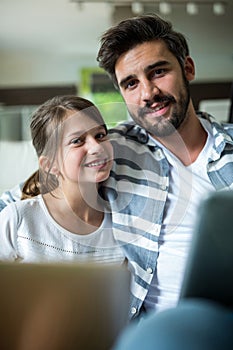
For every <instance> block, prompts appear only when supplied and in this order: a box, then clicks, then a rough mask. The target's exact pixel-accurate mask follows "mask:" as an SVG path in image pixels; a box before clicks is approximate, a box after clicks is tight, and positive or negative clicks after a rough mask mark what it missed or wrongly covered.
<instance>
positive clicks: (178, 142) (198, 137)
mask: <svg viewBox="0 0 233 350" xmlns="http://www.w3.org/2000/svg"><path fill="white" fill-rule="evenodd" d="M155 139H156V140H158V141H159V142H160V143H161V144H162V145H164V147H166V148H167V149H168V150H169V151H170V152H172V153H173V154H174V155H175V156H176V157H177V158H178V159H179V160H180V161H181V162H182V163H183V164H184V165H185V166H188V165H190V164H192V163H193V162H194V161H195V160H196V159H197V157H198V156H199V154H200V152H201V151H202V149H203V147H204V146H205V143H206V140H207V132H206V131H205V129H204V128H203V126H202V124H201V123H200V121H199V119H198V117H197V116H196V113H195V111H194V110H193V109H191V111H190V112H189V113H188V115H187V117H186V119H185V121H184V122H183V124H182V125H181V126H180V128H179V129H178V130H176V131H175V132H174V133H173V134H172V135H169V136H166V137H161V138H159V137H156V138H155Z"/></svg>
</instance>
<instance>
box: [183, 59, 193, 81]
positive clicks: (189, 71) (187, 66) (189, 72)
mask: <svg viewBox="0 0 233 350" xmlns="http://www.w3.org/2000/svg"><path fill="white" fill-rule="evenodd" d="M184 72H185V76H186V78H187V80H188V81H191V80H193V79H194V78H195V64H194V62H193V59H192V58H191V57H190V56H187V57H186V58H185V63H184Z"/></svg>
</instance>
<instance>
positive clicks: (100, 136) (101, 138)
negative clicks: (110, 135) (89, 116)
mask: <svg viewBox="0 0 233 350" xmlns="http://www.w3.org/2000/svg"><path fill="white" fill-rule="evenodd" d="M95 138H96V139H97V140H105V139H106V138H107V134H106V133H105V132H99V133H98V134H97V135H96V136H95Z"/></svg>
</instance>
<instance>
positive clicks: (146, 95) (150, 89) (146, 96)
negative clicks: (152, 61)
mask: <svg viewBox="0 0 233 350" xmlns="http://www.w3.org/2000/svg"><path fill="white" fill-rule="evenodd" d="M159 94H160V89H159V88H158V86H157V85H156V84H155V82H152V81H150V80H144V81H143V82H142V88H141V97H142V100H143V101H144V102H150V101H152V100H153V99H154V97H155V96H156V95H159Z"/></svg>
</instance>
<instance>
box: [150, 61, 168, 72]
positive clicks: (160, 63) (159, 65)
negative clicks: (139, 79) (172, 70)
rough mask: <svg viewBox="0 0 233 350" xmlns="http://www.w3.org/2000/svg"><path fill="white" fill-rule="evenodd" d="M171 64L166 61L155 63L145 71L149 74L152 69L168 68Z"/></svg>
mask: <svg viewBox="0 0 233 350" xmlns="http://www.w3.org/2000/svg"><path fill="white" fill-rule="evenodd" d="M169 64H170V63H169V62H168V61H165V60H164V61H158V62H155V63H153V64H150V65H149V66H147V67H146V68H145V70H144V71H145V72H147V71H150V70H151V69H154V68H159V67H162V66H167V65H169Z"/></svg>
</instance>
